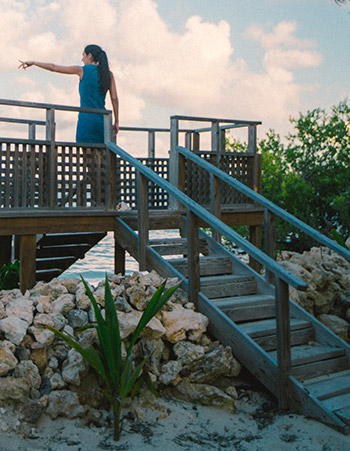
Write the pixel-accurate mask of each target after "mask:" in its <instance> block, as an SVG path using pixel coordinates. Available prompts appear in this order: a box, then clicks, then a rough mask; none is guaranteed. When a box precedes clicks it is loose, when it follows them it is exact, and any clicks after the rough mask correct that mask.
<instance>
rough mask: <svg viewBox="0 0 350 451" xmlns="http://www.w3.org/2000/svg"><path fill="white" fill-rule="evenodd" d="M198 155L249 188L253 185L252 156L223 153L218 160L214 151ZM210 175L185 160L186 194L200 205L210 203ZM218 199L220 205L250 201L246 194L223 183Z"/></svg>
mask: <svg viewBox="0 0 350 451" xmlns="http://www.w3.org/2000/svg"><path fill="white" fill-rule="evenodd" d="M198 156H200V157H201V158H203V159H205V160H206V161H207V162H208V163H211V164H213V165H214V166H217V167H218V168H219V169H221V170H222V171H223V172H225V173H226V174H228V175H230V176H232V177H233V178H235V179H236V180H238V181H239V182H241V183H244V184H245V185H247V186H249V187H250V188H252V187H253V177H252V174H253V170H252V168H253V157H252V156H250V155H247V154H243V153H242V154H238V153H229V152H227V153H224V154H222V155H220V159H219V162H218V161H217V154H216V153H214V152H200V153H198ZM210 193H211V185H210V176H209V174H208V173H207V172H206V171H205V170H204V169H202V168H200V167H198V166H197V165H196V164H195V163H192V162H191V161H189V160H187V164H186V194H187V195H188V196H189V197H191V198H192V199H193V200H194V201H196V202H198V203H199V204H201V205H204V206H208V205H209V204H210ZM220 200H221V205H222V206H229V205H234V204H245V203H249V202H251V201H250V200H249V199H248V198H247V197H246V196H244V195H243V194H241V193H239V192H238V191H237V190H235V189H234V188H232V187H230V186H227V185H223V186H222V188H221V191H220Z"/></svg>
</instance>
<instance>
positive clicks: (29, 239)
mask: <svg viewBox="0 0 350 451" xmlns="http://www.w3.org/2000/svg"><path fill="white" fill-rule="evenodd" d="M19 252H20V257H19V260H20V265H19V273H20V274H19V283H20V288H21V291H22V293H23V294H24V293H25V292H26V290H29V289H30V288H33V287H34V285H35V270H36V263H35V259H36V235H22V236H21V237H20V251H19Z"/></svg>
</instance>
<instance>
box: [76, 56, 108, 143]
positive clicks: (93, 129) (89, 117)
mask: <svg viewBox="0 0 350 451" xmlns="http://www.w3.org/2000/svg"><path fill="white" fill-rule="evenodd" d="M79 94H80V106H81V107H83V108H99V109H105V98H106V94H102V92H101V91H100V83H99V74H98V67H97V66H96V65H95V64H87V65H85V66H83V78H82V79H81V80H80V83H79ZM103 118H104V115H103V114H91V113H79V117H78V124H77V133H76V141H77V142H80V143H103V142H104V119H103Z"/></svg>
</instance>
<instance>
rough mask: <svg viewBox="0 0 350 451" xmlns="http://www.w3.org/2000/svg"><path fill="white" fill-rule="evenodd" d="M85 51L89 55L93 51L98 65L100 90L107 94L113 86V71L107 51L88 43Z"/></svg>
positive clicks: (92, 53)
mask: <svg viewBox="0 0 350 451" xmlns="http://www.w3.org/2000/svg"><path fill="white" fill-rule="evenodd" d="M84 51H85V53H86V54H87V55H88V54H89V53H91V55H92V57H93V59H94V61H95V63H97V65H98V73H99V76H100V78H99V82H100V90H101V92H102V93H103V94H105V93H106V92H107V91H108V89H109V88H110V86H111V73H110V70H109V65H108V58H107V55H106V52H105V51H104V50H102V49H101V47H99V46H98V45H94V44H90V45H87V46H86V47H85V49H84Z"/></svg>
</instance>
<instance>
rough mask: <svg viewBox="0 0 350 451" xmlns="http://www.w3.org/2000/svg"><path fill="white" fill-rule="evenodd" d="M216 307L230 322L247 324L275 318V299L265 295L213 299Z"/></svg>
mask: <svg viewBox="0 0 350 451" xmlns="http://www.w3.org/2000/svg"><path fill="white" fill-rule="evenodd" d="M213 301H214V303H215V305H216V306H218V307H219V308H220V309H221V310H222V311H223V312H225V314H226V315H227V316H228V317H229V318H230V319H232V321H234V322H236V323H239V322H242V321H244V322H247V321H254V320H258V319H267V318H274V317H275V316H276V308H275V298H274V297H273V296H267V295H259V294H257V295H254V296H237V297H229V298H222V299H214V300H212V302H213Z"/></svg>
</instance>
